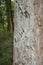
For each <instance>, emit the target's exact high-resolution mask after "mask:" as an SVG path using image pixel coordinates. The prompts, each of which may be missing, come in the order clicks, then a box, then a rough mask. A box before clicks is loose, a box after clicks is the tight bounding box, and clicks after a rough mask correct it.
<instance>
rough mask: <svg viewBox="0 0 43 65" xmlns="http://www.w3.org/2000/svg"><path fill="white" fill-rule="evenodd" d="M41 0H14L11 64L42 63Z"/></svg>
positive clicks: (42, 6) (39, 64)
mask: <svg viewBox="0 0 43 65" xmlns="http://www.w3.org/2000/svg"><path fill="white" fill-rule="evenodd" d="M42 1H43V0H14V2H15V8H14V9H15V13H14V54H13V61H14V62H13V65H43V2H42Z"/></svg>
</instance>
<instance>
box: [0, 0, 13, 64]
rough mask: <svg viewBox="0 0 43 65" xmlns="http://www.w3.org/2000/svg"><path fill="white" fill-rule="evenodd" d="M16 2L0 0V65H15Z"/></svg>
mask: <svg viewBox="0 0 43 65" xmlns="http://www.w3.org/2000/svg"><path fill="white" fill-rule="evenodd" d="M13 16H14V1H13V0H0V65H12V63H13V31H14V22H13Z"/></svg>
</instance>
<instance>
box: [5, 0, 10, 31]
mask: <svg viewBox="0 0 43 65" xmlns="http://www.w3.org/2000/svg"><path fill="white" fill-rule="evenodd" d="M5 4H6V12H7V23H8V26H7V30H8V31H10V30H11V17H10V7H9V4H10V0H5Z"/></svg>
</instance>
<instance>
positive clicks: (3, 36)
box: [0, 31, 13, 65]
mask: <svg viewBox="0 0 43 65" xmlns="http://www.w3.org/2000/svg"><path fill="white" fill-rule="evenodd" d="M12 63H13V33H10V32H5V31H3V32H2V31H0V65H12Z"/></svg>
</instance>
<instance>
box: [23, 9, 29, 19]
mask: <svg viewBox="0 0 43 65" xmlns="http://www.w3.org/2000/svg"><path fill="white" fill-rule="evenodd" d="M24 14H25V17H28V16H29V18H30V14H29V13H28V11H26V10H25V12H24Z"/></svg>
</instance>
